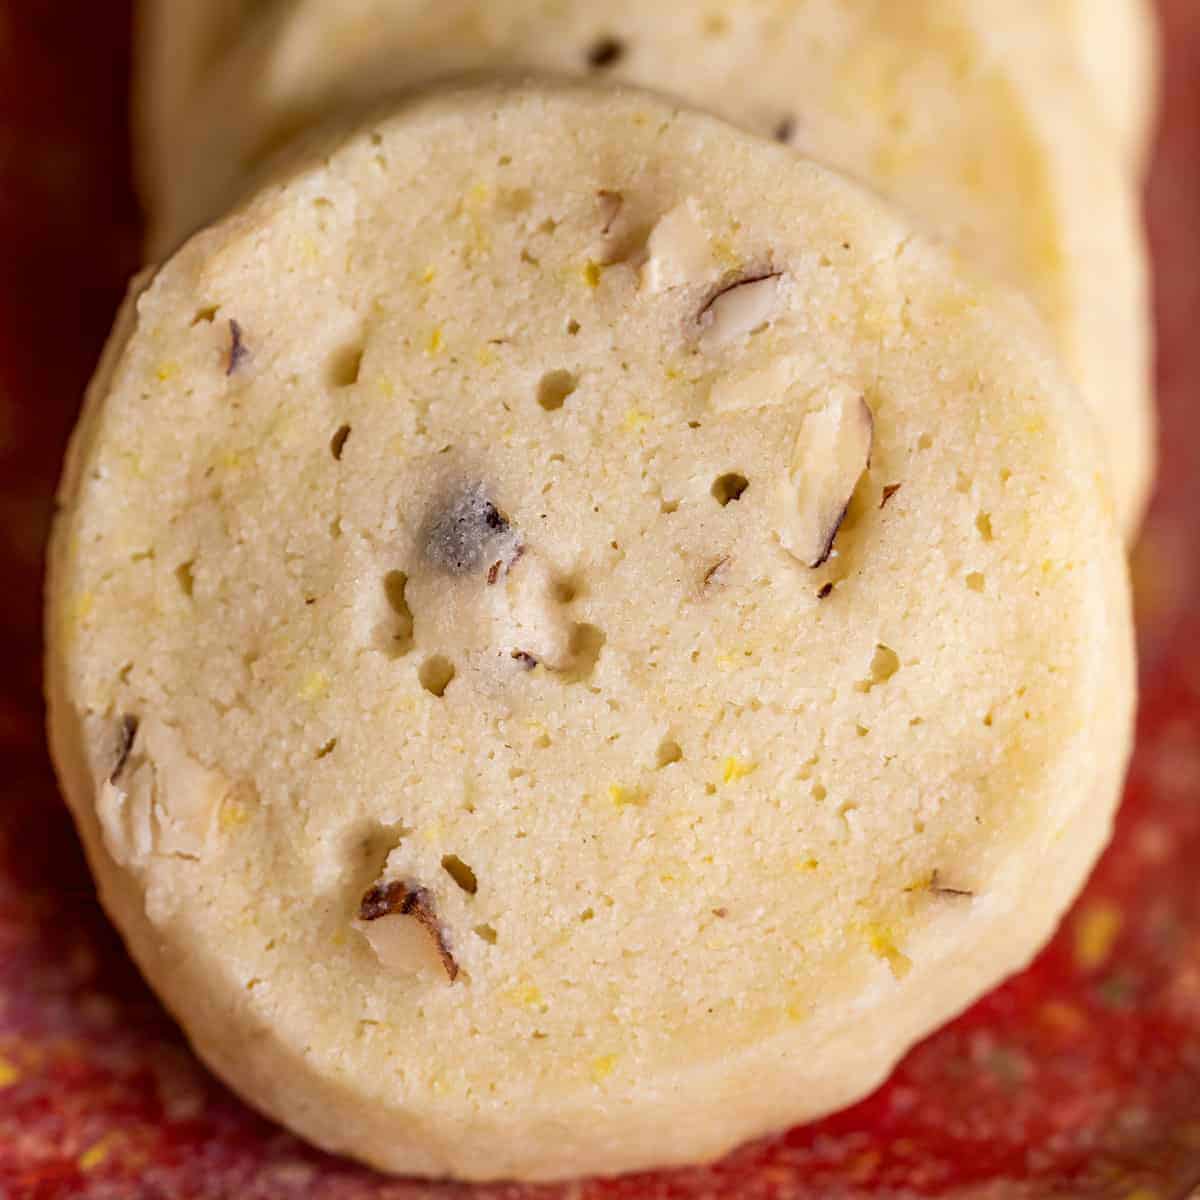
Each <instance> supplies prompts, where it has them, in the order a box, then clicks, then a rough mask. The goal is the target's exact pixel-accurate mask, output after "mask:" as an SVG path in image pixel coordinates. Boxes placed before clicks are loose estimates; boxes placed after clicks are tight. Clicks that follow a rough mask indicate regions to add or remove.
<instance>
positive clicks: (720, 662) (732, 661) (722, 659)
mask: <svg viewBox="0 0 1200 1200" xmlns="http://www.w3.org/2000/svg"><path fill="white" fill-rule="evenodd" d="M717 666H718V667H719V668H720V669H721V670H722V671H732V670H733V669H734V667H736V666H737V659H736V658H735V657H734V656H733V655H732V654H718V655H717Z"/></svg>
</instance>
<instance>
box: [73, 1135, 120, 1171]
mask: <svg viewBox="0 0 1200 1200" xmlns="http://www.w3.org/2000/svg"><path fill="white" fill-rule="evenodd" d="M115 1140H116V1138H115V1136H114V1135H113V1134H106V1135H105V1136H104V1137H102V1138H101V1139H100V1140H99V1141H98V1142H96V1143H95V1145H93V1146H89V1147H88V1149H86V1150H85V1151H84V1152H83V1153H82V1154H81V1155H80V1156H79V1169H80V1170H81V1171H94V1170H95V1169H96V1168H97V1167H99V1166H103V1165H104V1163H106V1162H107V1161H108V1156H109V1154H110V1153H111V1150H112V1144H113V1142H114V1141H115Z"/></svg>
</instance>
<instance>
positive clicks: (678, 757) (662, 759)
mask: <svg viewBox="0 0 1200 1200" xmlns="http://www.w3.org/2000/svg"><path fill="white" fill-rule="evenodd" d="M682 761H683V749H682V747H681V746H680V745H679V743H678V742H676V741H672V740H671V739H670V738H668V739H667V740H666V741H665V742H663V743H661V744H660V745H659V747H658V753H657V754H656V755H655V756H654V765H655V766H656V767H657V768H658V769H659V770H660V771H661V770H662V769H663V768H664V767H669V766H670V765H671V764H672V763H677V762H682Z"/></svg>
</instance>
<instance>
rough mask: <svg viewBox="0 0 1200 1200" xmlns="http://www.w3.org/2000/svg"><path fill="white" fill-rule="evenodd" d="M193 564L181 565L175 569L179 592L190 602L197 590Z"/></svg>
mask: <svg viewBox="0 0 1200 1200" xmlns="http://www.w3.org/2000/svg"><path fill="white" fill-rule="evenodd" d="M193 565H194V563H193V562H185V563H180V564H179V566H177V567H176V568H175V579H176V580H177V581H178V583H179V590H180V591H181V592H182V593H183V594H184V595H185V596H186V597H187V598H188V599H189V600H190V599H191V598H192V594H193V592H195V590H196V577H195V575H193V574H192V567H193Z"/></svg>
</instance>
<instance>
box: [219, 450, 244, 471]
mask: <svg viewBox="0 0 1200 1200" xmlns="http://www.w3.org/2000/svg"><path fill="white" fill-rule="evenodd" d="M241 465H242V456H241V455H240V454H239V453H238V452H237V451H236V450H225V451H224V452H223V453H222V454H221V467H222V468H223V469H224V470H226V471H236V470H237V469H238V468H239V467H240V466H241Z"/></svg>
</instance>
